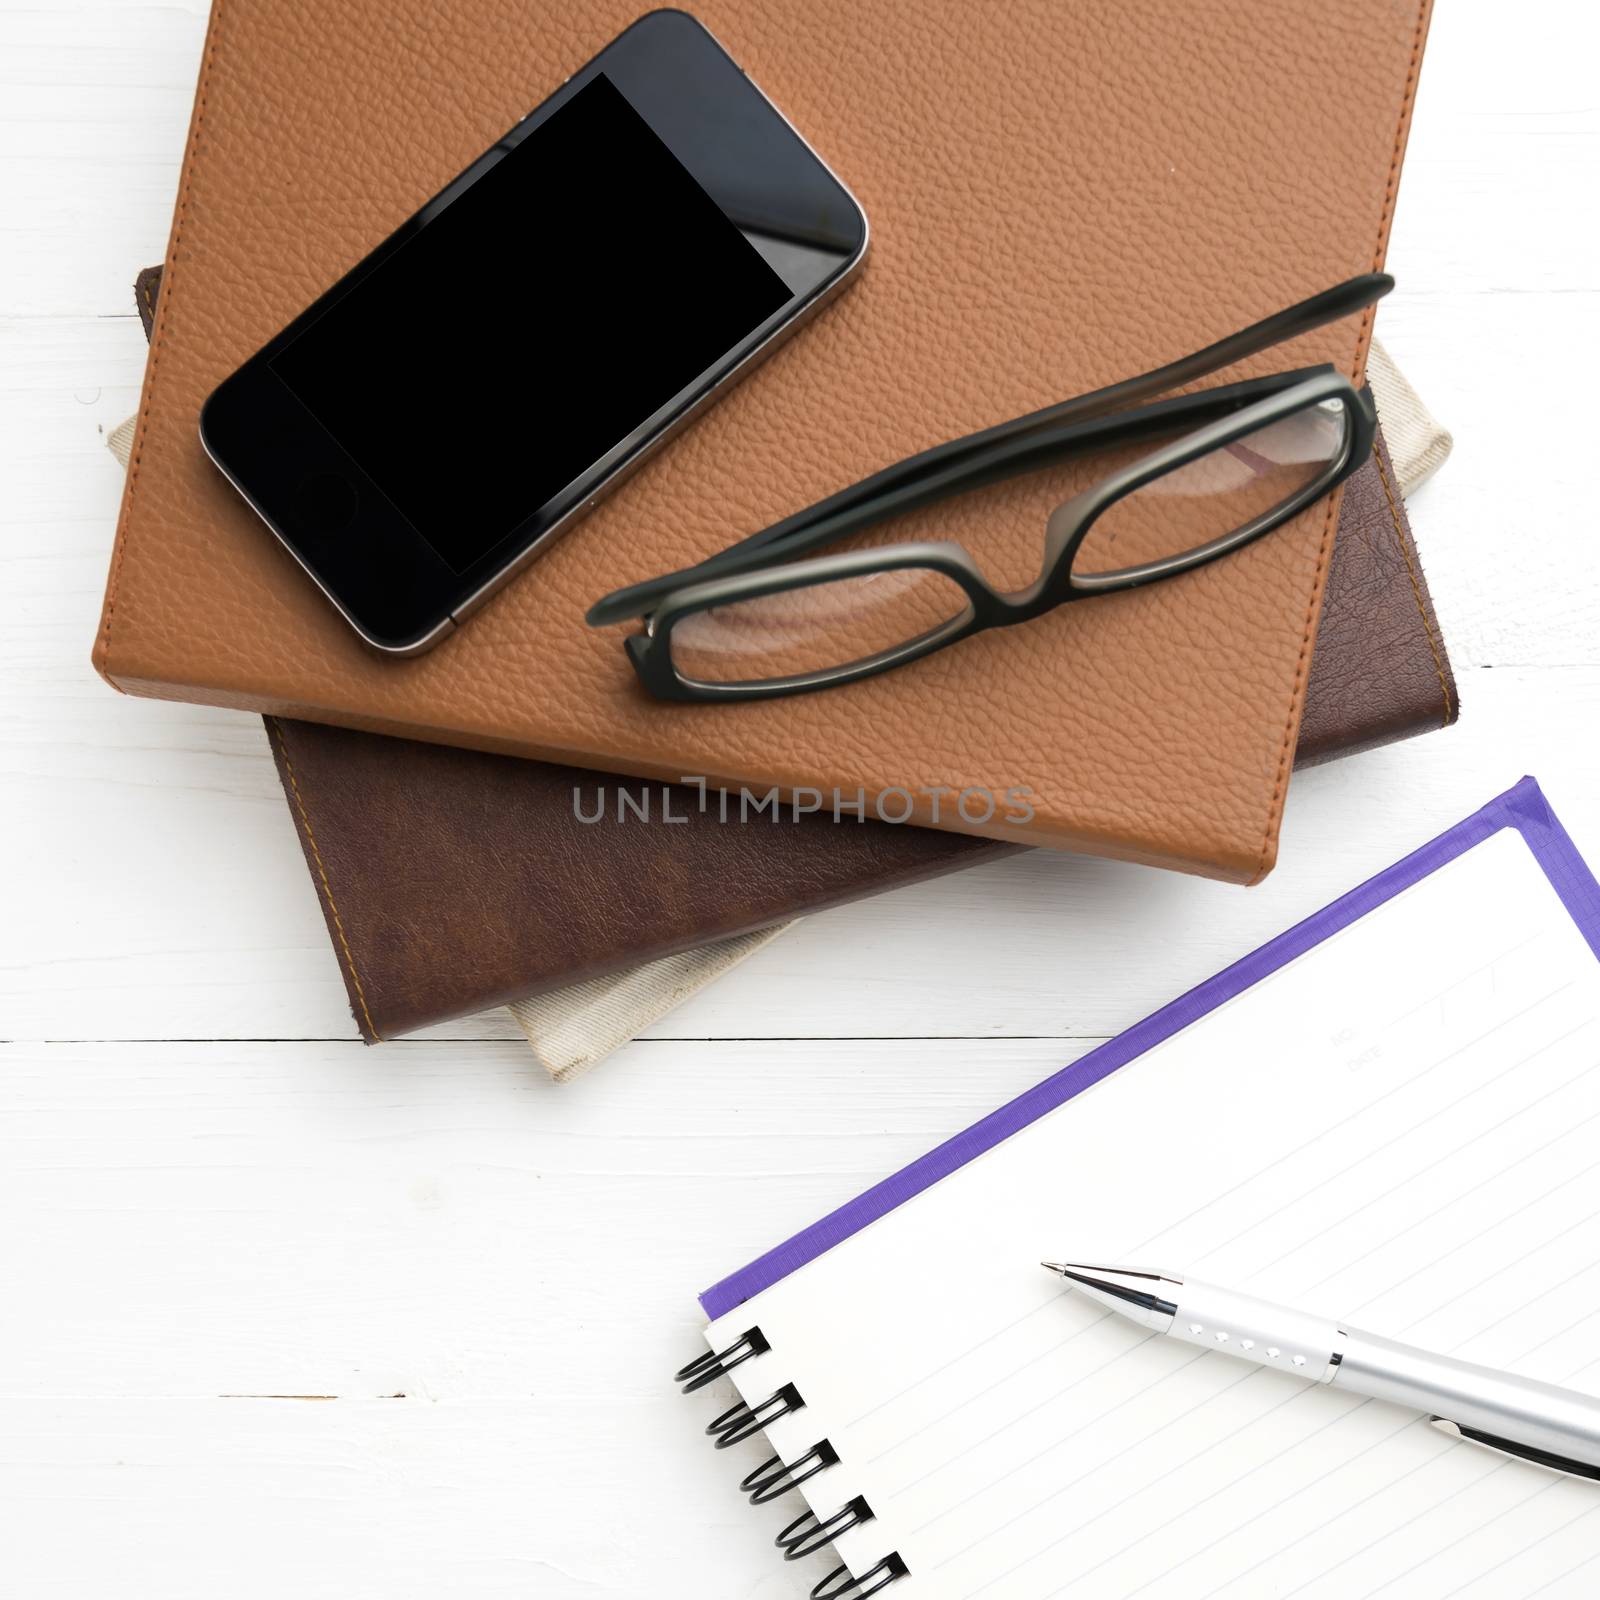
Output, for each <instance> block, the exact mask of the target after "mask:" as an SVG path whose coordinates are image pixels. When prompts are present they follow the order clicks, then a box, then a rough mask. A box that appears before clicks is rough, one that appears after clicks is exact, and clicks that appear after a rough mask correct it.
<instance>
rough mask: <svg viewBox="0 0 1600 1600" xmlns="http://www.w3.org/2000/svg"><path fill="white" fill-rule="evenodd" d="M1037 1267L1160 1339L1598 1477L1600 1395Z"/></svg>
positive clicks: (1200, 1293)
mask: <svg viewBox="0 0 1600 1600" xmlns="http://www.w3.org/2000/svg"><path fill="white" fill-rule="evenodd" d="M1041 1265H1042V1266H1044V1267H1045V1268H1046V1270H1047V1271H1050V1272H1055V1273H1059V1274H1060V1276H1061V1277H1063V1278H1065V1279H1066V1280H1067V1282H1068V1283H1070V1284H1071V1285H1072V1287H1073V1288H1074V1289H1077V1290H1079V1291H1081V1292H1082V1293H1084V1294H1087V1295H1089V1296H1090V1297H1091V1298H1093V1299H1095V1300H1098V1301H1100V1302H1101V1304H1103V1305H1107V1306H1109V1307H1110V1308H1111V1309H1112V1310H1113V1311H1116V1312H1119V1313H1120V1314H1121V1315H1122V1316H1124V1317H1127V1318H1129V1319H1130V1320H1132V1321H1134V1322H1137V1323H1138V1324H1139V1325H1140V1326H1141V1327H1145V1328H1150V1329H1152V1330H1153V1331H1154V1332H1156V1333H1162V1334H1167V1335H1169V1336H1170V1337H1172V1338H1174V1339H1182V1340H1183V1341H1184V1342H1185V1343H1187V1344H1194V1345H1199V1346H1201V1347H1202V1348H1204V1349H1207V1350H1221V1351H1223V1352H1225V1353H1226V1354H1228V1355H1233V1356H1238V1357H1240V1358H1241V1359H1242V1360H1245V1361H1253V1362H1255V1363H1256V1364H1257V1365H1258V1366H1262V1367H1276V1368H1280V1369H1281V1370H1283V1371H1285V1372H1290V1373H1293V1374H1294V1375H1295V1376H1296V1377H1300V1378H1305V1379H1306V1380H1307V1381H1308V1382H1311V1383H1326V1384H1330V1385H1332V1386H1333V1387H1334V1388H1337V1389H1344V1390H1346V1391H1348V1392H1349V1393H1351V1394H1361V1395H1368V1396H1370V1397H1371V1398H1372V1399H1374V1400H1387V1401H1389V1402H1390V1403H1392V1404H1394V1405H1397V1406H1406V1407H1409V1408H1410V1409H1411V1410H1413V1411H1421V1412H1423V1413H1424V1414H1425V1415H1426V1416H1427V1417H1428V1418H1429V1420H1430V1421H1431V1422H1432V1423H1433V1424H1434V1426H1435V1427H1437V1428H1441V1429H1443V1430H1444V1431H1445V1432H1446V1433H1449V1434H1452V1435H1454V1436H1456V1437H1458V1438H1461V1439H1469V1440H1471V1441H1472V1443H1473V1444H1479V1445H1483V1446H1484V1447H1485V1448H1487V1449H1490V1450H1497V1451H1499V1452H1501V1453H1502V1454H1504V1455H1508V1456H1515V1457H1516V1458H1517V1459H1518V1460H1521V1461H1530V1462H1533V1463H1534V1464H1536V1465H1537V1466H1541V1467H1549V1468H1550V1469H1551V1470H1552V1471H1555V1472H1566V1473H1571V1474H1572V1475H1573V1476H1575V1477H1580V1478H1595V1479H1600V1399H1597V1398H1596V1397H1595V1396H1593V1395H1587V1394H1579V1393H1578V1392H1577V1391H1576V1390H1573V1389H1561V1388H1558V1387H1557V1386H1556V1385H1555V1384H1553V1383H1539V1382H1537V1381H1535V1380H1534V1379H1532V1378H1519V1377H1517V1376H1516V1374H1515V1373H1511V1372H1501V1371H1499V1370H1497V1369H1496V1368H1494V1367H1480V1366H1474V1365H1473V1364H1472V1363H1471V1362H1469V1361H1457V1360H1456V1359H1455V1358H1454V1357H1453V1356H1442V1355H1436V1354H1435V1353H1434V1352H1432V1351H1430V1350H1418V1349H1415V1348H1414V1347H1413V1346H1411V1345H1405V1344H1399V1343H1397V1342H1396V1341H1395V1340H1393V1339H1385V1338H1383V1337H1382V1336H1381V1335H1379V1334H1375V1333H1362V1332H1360V1331H1359V1330H1358V1329H1356V1328H1351V1327H1347V1326H1346V1325H1345V1324H1344V1323H1342V1322H1334V1321H1330V1320H1329V1319H1328V1318H1327V1317H1319V1316H1313V1315H1309V1314H1307V1313H1306V1312H1304V1311H1291V1310H1289V1309H1287V1308H1286V1307H1284V1306H1277V1305H1273V1304H1271V1303H1270V1302H1269V1301H1266V1300H1257V1299H1255V1298H1254V1297H1253V1296H1251V1295H1246V1294H1239V1293H1238V1292H1237V1291H1235V1290H1233V1289H1220V1288H1218V1287H1217V1286H1216V1285H1215V1284H1210V1283H1198V1282H1196V1281H1195V1280H1194V1279H1193V1278H1176V1277H1172V1276H1169V1275H1168V1274H1166V1273H1161V1272H1140V1271H1135V1270H1133V1269H1131V1268H1127V1267H1090V1266H1079V1265H1077V1264H1076V1263H1072V1262H1055V1261H1046V1262H1042V1263H1041Z"/></svg>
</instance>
